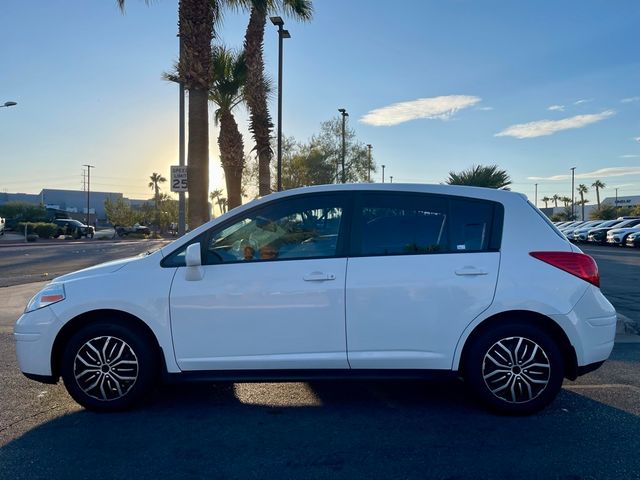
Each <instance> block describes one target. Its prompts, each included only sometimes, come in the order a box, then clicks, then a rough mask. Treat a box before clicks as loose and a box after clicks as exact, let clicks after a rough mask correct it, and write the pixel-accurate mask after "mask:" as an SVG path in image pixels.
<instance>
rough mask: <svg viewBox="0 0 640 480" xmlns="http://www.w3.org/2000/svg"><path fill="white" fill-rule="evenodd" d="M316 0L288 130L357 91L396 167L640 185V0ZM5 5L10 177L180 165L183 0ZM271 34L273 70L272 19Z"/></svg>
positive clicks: (294, 45)
mask: <svg viewBox="0 0 640 480" xmlns="http://www.w3.org/2000/svg"><path fill="white" fill-rule="evenodd" d="M313 3H314V17H313V19H312V21H310V22H308V23H300V22H296V21H295V20H292V19H289V18H287V17H285V28H287V29H288V30H289V31H290V33H291V36H292V38H291V39H287V40H285V44H284V75H283V92H284V93H283V119H282V122H283V130H284V134H285V135H286V136H293V137H295V138H296V139H297V140H300V141H306V140H308V139H309V137H311V136H312V135H313V134H314V133H317V132H318V131H319V127H320V123H321V122H323V121H325V120H328V119H330V118H332V117H337V116H338V115H339V114H338V111H337V109H338V108H345V109H346V110H347V112H348V113H349V117H348V122H349V126H350V127H351V128H353V129H355V131H356V134H357V137H358V140H359V141H361V142H363V143H365V144H368V143H370V144H372V145H373V150H372V152H373V158H374V160H375V162H376V163H377V164H378V165H381V164H384V165H386V169H385V176H386V177H387V181H388V179H389V176H393V181H394V182H411V183H413V182H420V183H441V182H444V181H445V180H446V178H447V176H448V173H449V172H450V171H452V170H453V171H459V170H463V169H466V168H469V167H471V166H472V165H474V164H497V165H499V166H500V168H503V169H505V170H506V171H507V172H508V173H509V175H510V176H511V179H512V181H513V185H512V189H513V190H515V191H519V192H523V193H525V194H527V195H528V196H529V198H530V199H531V200H533V199H534V191H535V184H536V183H537V184H538V200H539V202H538V204H539V205H542V202H541V201H540V199H541V198H542V197H544V196H552V195H553V194H556V193H557V194H559V195H561V196H570V195H571V180H570V169H571V167H576V169H575V173H576V185H577V184H579V183H584V184H586V185H587V186H590V185H591V184H592V183H593V182H594V181H595V180H596V179H599V180H601V181H603V182H604V183H605V184H606V188H605V190H604V192H602V193H601V198H604V197H607V196H614V195H615V188H618V195H620V196H625V195H640V57H639V54H638V52H639V50H638V47H639V46H640V28H638V25H639V24H640V2H638V1H636V0H626V1H625V0H618V1H616V2H606V1H601V0H598V1H592V0H563V1H557V0H538V1H533V0H531V1H518V2H516V1H508V0H406V1H405V2H383V1H381V0H315V1H314V2H313ZM0 18H2V19H3V25H2V28H0V104H3V103H4V102H5V101H16V102H18V105H16V106H13V107H8V108H0V191H8V192H12V193H13V192H25V193H38V192H39V191H40V189H41V188H68V189H77V190H81V189H82V187H83V177H82V171H83V164H91V165H94V166H95V168H94V169H92V170H91V190H100V191H116V192H123V193H124V194H125V195H126V196H128V197H130V198H149V197H150V196H151V195H152V191H151V189H150V188H149V187H148V186H147V184H148V183H149V176H150V175H151V174H152V173H153V172H158V173H161V174H163V175H164V176H165V177H167V178H168V177H169V173H170V166H171V165H177V164H178V111H177V110H178V89H177V86H176V85H175V84H172V83H169V82H166V81H164V80H162V78H161V77H162V73H163V72H165V71H168V70H170V69H171V66H172V65H173V63H174V61H175V60H176V59H177V49H178V41H177V38H176V33H177V27H176V18H177V1H175V0H173V1H171V0H155V1H152V2H151V3H150V4H149V5H146V4H145V2H143V1H142V0H127V8H126V12H125V14H124V15H123V14H121V13H120V11H119V10H118V8H117V6H116V2H115V0H49V1H47V2H25V1H24V0H2V1H1V2H0ZM247 21H248V15H247V14H246V13H243V12H229V11H228V12H225V15H224V20H223V23H222V25H221V26H220V27H219V28H218V39H217V40H216V41H219V42H223V43H225V44H226V45H227V46H229V47H234V48H240V47H241V46H242V40H243V37H244V31H245V28H246V24H247ZM264 51H265V60H266V69H267V73H268V75H269V76H270V77H271V78H272V79H273V80H274V81H275V80H276V79H277V33H276V27H274V26H272V25H271V24H270V23H268V24H267V28H266V33H265V48H264ZM276 101H277V98H276V96H275V95H273V96H272V98H271V100H270V111H271V114H272V116H273V119H274V122H275V120H276V119H277V118H276V114H277V110H276ZM210 111H211V118H213V108H211V109H210ZM237 118H238V121H239V123H240V125H241V129H242V132H243V135H244V141H245V146H246V148H247V151H248V150H250V149H251V148H252V146H253V145H252V140H251V138H250V135H249V132H248V128H247V113H246V111H245V110H243V109H242V108H240V109H239V110H238V112H237ZM210 128H211V134H210V162H211V178H210V189H211V190H213V189H216V188H221V187H223V185H224V181H223V177H222V170H221V168H220V167H219V164H220V160H219V152H218V148H217V144H216V139H217V135H218V129H217V127H216V126H215V125H214V122H213V121H211V126H210ZM375 177H376V179H377V181H381V178H380V177H381V171H380V170H379V171H378V173H377V174H376V175H375ZM168 188H169V186H168V183H167V184H165V189H166V190H168ZM586 197H587V198H590V199H591V203H594V202H595V193H594V192H590V193H588V194H587V195H586Z"/></svg>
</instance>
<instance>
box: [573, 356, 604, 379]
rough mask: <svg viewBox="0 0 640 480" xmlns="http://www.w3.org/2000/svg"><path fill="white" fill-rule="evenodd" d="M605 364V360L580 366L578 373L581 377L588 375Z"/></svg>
mask: <svg viewBox="0 0 640 480" xmlns="http://www.w3.org/2000/svg"><path fill="white" fill-rule="evenodd" d="M603 364H604V360H603V361H601V362H595V363H590V364H589V365H583V366H582V367H578V371H577V374H578V376H579V377H581V376H582V375H586V374H587V373H591V372H593V371H594V370H597V369H599V368H600V367H601V366H602V365H603Z"/></svg>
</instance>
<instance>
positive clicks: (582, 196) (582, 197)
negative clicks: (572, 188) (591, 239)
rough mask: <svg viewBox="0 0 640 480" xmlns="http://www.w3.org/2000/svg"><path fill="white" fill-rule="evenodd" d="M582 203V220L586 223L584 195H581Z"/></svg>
mask: <svg viewBox="0 0 640 480" xmlns="http://www.w3.org/2000/svg"><path fill="white" fill-rule="evenodd" d="M580 203H581V204H582V220H583V221H584V195H583V194H582V193H580Z"/></svg>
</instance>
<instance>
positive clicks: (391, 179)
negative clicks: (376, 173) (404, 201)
mask: <svg viewBox="0 0 640 480" xmlns="http://www.w3.org/2000/svg"><path fill="white" fill-rule="evenodd" d="M389 181H390V182H389V183H393V175H389Z"/></svg>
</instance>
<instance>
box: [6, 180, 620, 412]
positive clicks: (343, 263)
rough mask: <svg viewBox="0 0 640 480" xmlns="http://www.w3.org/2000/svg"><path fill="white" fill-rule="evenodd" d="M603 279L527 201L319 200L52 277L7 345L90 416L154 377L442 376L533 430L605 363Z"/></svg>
mask: <svg viewBox="0 0 640 480" xmlns="http://www.w3.org/2000/svg"><path fill="white" fill-rule="evenodd" d="M523 231H526V232H527V234H526V235H522V232H523ZM599 281H600V280H599V275H598V269H597V266H596V264H595V262H594V260H593V259H592V258H591V257H589V256H588V255H585V254H583V253H581V252H580V251H579V249H578V248H576V247H574V246H573V245H571V244H570V243H569V242H568V241H567V239H566V238H565V237H564V236H563V235H561V234H560V233H559V232H558V230H557V229H556V228H555V227H554V226H553V225H552V224H551V222H550V221H549V220H548V218H547V217H546V216H545V215H544V214H542V213H541V212H540V211H539V210H538V209H537V208H535V207H534V206H533V205H532V204H531V203H530V202H528V201H527V199H526V197H525V196H524V195H522V194H519V193H515V192H509V191H504V190H494V189H489V188H475V187H462V186H450V185H401V184H389V183H387V184H347V185H324V186H316V187H306V188H300V189H293V190H288V191H284V192H277V193H273V194H271V195H267V196H265V197H263V198H261V199H258V200H254V201H252V202H250V203H248V204H245V205H242V206H240V207H237V208H235V209H233V210H232V211H231V212H228V213H226V214H223V215H221V216H220V217H218V218H216V219H214V220H212V221H210V222H208V223H206V224H204V225H202V226H200V227H198V228H196V229H195V230H193V231H192V232H190V233H188V234H186V235H184V236H182V237H180V238H178V239H177V240H175V241H174V242H173V243H171V244H169V245H167V246H165V247H163V248H161V249H160V250H158V251H156V252H154V253H150V254H148V255H146V256H139V257H135V258H132V259H125V260H120V261H116V262H109V263H107V264H104V265H101V266H95V267H91V268H88V269H86V270H80V271H78V272H75V273H71V274H68V275H64V276H62V277H59V278H57V279H55V280H54V281H53V282H51V283H50V284H48V285H47V286H45V287H44V289H43V290H42V291H40V292H38V293H37V294H36V295H35V296H34V297H33V299H31V301H30V302H29V304H28V306H27V308H26V310H25V313H24V314H23V315H22V316H21V317H20V319H19V320H18V321H17V323H16V326H15V331H14V333H15V339H16V350H17V356H18V364H19V366H20V368H21V370H22V371H23V372H24V373H25V375H27V376H28V377H30V378H32V379H35V380H39V381H42V382H49V383H56V382H57V381H58V379H59V377H60V376H62V378H63V380H64V384H65V386H66V388H67V390H68V391H69V393H70V394H71V396H72V397H73V398H74V399H75V400H76V401H77V402H79V403H80V404H81V405H84V406H85V407H86V408H89V409H93V410H99V411H113V410H119V409H123V408H126V407H130V406H132V405H134V404H137V403H138V402H140V401H141V400H142V398H144V397H145V396H146V395H147V394H148V393H149V392H150V390H151V389H152V387H153V386H154V384H156V383H157V382H158V381H159V380H160V379H171V380H225V381H229V380H242V379H251V380H253V381H259V380H262V381H274V380H280V381H281V380H292V379H297V380H301V379H313V378H318V377H322V378H328V377H331V378H342V379H346V378H352V379H357V378H371V377H380V378H395V379H398V378H422V379H424V378H426V377H433V376H434V375H439V376H443V375H444V376H461V377H463V378H464V379H465V381H466V382H467V383H468V385H469V386H470V388H471V389H472V391H474V392H475V394H476V396H477V397H478V399H479V400H481V401H482V402H483V403H484V404H485V405H487V406H488V407H490V408H491V409H494V410H498V411H501V412H506V413H512V414H529V413H532V412H535V411H538V410H540V409H541V408H543V407H545V406H546V405H548V404H549V403H550V402H551V401H552V400H553V399H554V398H555V397H556V395H557V394H558V392H559V391H560V388H561V386H562V381H563V378H565V377H567V378H571V379H575V378H576V377H577V376H579V375H582V374H585V373H587V372H589V371H591V370H594V369H596V368H598V367H599V366H600V365H601V364H602V363H603V362H604V361H605V360H606V359H607V358H608V357H609V354H610V353H611V350H612V348H613V341H614V336H615V328H616V313H615V310H614V308H613V306H612V305H611V304H610V303H609V302H608V301H607V299H606V298H605V297H604V296H603V295H602V293H601V291H600V288H599Z"/></svg>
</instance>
